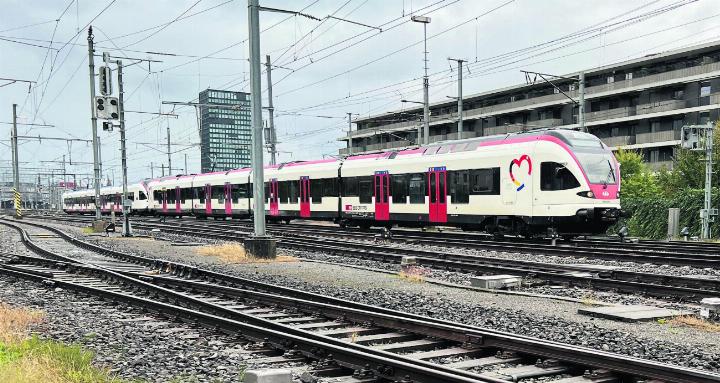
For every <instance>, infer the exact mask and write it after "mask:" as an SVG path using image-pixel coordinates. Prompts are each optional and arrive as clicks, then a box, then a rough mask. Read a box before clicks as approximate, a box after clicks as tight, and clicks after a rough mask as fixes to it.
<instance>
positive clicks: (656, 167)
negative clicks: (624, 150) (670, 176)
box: [647, 161, 673, 171]
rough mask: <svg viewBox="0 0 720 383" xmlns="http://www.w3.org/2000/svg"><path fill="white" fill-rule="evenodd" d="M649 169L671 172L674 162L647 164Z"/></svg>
mask: <svg viewBox="0 0 720 383" xmlns="http://www.w3.org/2000/svg"><path fill="white" fill-rule="evenodd" d="M647 165H648V167H649V168H650V170H653V171H658V170H661V169H666V170H670V169H672V167H673V161H655V162H647Z"/></svg>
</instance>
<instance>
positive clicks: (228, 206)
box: [225, 182, 232, 216]
mask: <svg viewBox="0 0 720 383" xmlns="http://www.w3.org/2000/svg"><path fill="white" fill-rule="evenodd" d="M225 214H226V215H230V216H231V215H232V185H231V184H230V183H229V182H225Z"/></svg>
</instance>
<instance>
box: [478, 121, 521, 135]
mask: <svg viewBox="0 0 720 383" xmlns="http://www.w3.org/2000/svg"><path fill="white" fill-rule="evenodd" d="M524 130H527V127H526V126H525V124H505V125H502V126H493V127H488V128H483V136H493V135H496V134H509V133H517V132H522V131H524Z"/></svg>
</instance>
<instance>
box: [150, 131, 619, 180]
mask: <svg viewBox="0 0 720 383" xmlns="http://www.w3.org/2000/svg"><path fill="white" fill-rule="evenodd" d="M533 137H535V138H537V139H542V138H543V137H553V138H555V139H558V140H560V141H561V142H563V143H565V144H566V145H567V146H568V147H570V148H573V149H578V148H583V149H606V148H607V146H605V145H604V144H603V142H602V141H601V140H600V139H599V138H597V137H596V136H594V135H592V134H589V133H584V132H579V131H577V130H571V129H557V128H545V129H535V130H530V131H526V132H517V133H508V134H499V135H493V136H484V137H477V138H469V139H463V140H451V141H440V142H435V143H432V144H430V145H427V146H422V147H410V148H407V149H403V150H389V151H381V152H374V153H363V154H357V155H350V156H347V157H345V158H342V159H339V158H326V159H321V160H309V161H292V162H285V163H281V164H277V165H266V166H264V169H265V170H268V171H270V172H281V171H282V170H283V169H286V170H290V169H292V168H296V167H304V166H313V165H333V164H339V163H341V162H351V161H358V160H377V159H386V158H387V159H393V158H396V157H401V158H402V157H403V156H427V155H435V154H445V153H453V152H465V151H473V150H477V149H478V148H480V147H483V146H491V145H503V144H504V142H505V141H507V144H508V145H510V144H515V143H517V142H518V141H517V140H518V139H524V140H527V139H528V138H530V139H532V138H533ZM251 171H252V169H251V168H239V169H232V170H225V171H219V172H210V173H200V174H189V175H175V176H166V177H161V178H154V179H148V180H146V182H147V184H148V185H153V186H155V185H161V184H163V183H165V182H172V181H178V180H183V181H185V180H192V179H193V178H194V179H197V180H198V181H199V180H203V181H210V180H213V179H214V178H216V177H225V176H244V175H246V174H249V173H250V172H251Z"/></svg>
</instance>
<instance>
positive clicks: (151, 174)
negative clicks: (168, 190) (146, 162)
mask: <svg viewBox="0 0 720 383" xmlns="http://www.w3.org/2000/svg"><path fill="white" fill-rule="evenodd" d="M153 169H154V168H153V163H152V162H151V163H150V178H155V174H154V172H153Z"/></svg>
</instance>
